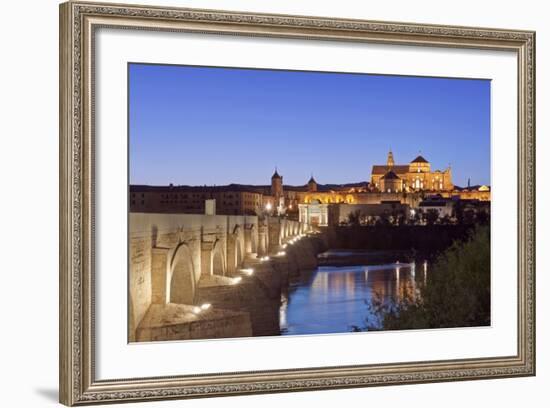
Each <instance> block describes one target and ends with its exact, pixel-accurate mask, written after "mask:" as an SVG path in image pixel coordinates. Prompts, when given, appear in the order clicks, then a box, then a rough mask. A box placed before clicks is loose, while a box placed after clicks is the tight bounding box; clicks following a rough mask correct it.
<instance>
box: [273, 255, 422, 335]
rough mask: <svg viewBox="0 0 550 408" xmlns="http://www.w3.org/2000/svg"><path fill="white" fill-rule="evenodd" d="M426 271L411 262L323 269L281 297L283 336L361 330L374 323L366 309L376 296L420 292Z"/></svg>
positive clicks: (375, 320)
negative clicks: (419, 286)
mask: <svg viewBox="0 0 550 408" xmlns="http://www.w3.org/2000/svg"><path fill="white" fill-rule="evenodd" d="M426 275H427V268H426V267H425V266H424V265H423V264H421V265H415V264H414V263H412V264H409V263H392V264H382V265H370V266H338V267H335V266H321V267H318V268H317V269H316V270H314V271H313V272H311V273H309V274H306V275H304V276H302V279H301V280H299V281H297V282H294V283H292V284H291V286H290V289H289V292H288V294H286V295H285V296H283V304H282V307H281V314H280V324H281V332H282V333H281V334H283V335H296V334H319V333H342V332H350V331H352V328H353V326H357V327H360V328H362V329H365V327H366V324H367V320H368V321H369V324H373V323H376V322H377V319H376V316H374V315H373V314H372V312H371V311H370V310H369V307H368V306H369V304H370V302H371V300H372V299H373V296H375V294H376V295H377V296H381V297H382V298H383V299H385V300H386V301H390V300H391V299H396V298H402V297H403V296H404V295H405V294H408V295H409V296H415V295H417V294H418V290H417V286H418V285H419V284H420V283H421V282H422V281H423V280H424V279H425V278H426Z"/></svg>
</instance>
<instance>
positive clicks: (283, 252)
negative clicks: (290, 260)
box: [277, 251, 286, 256]
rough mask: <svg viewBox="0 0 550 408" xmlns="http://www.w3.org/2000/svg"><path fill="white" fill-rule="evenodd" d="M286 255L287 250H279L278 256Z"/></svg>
mask: <svg viewBox="0 0 550 408" xmlns="http://www.w3.org/2000/svg"><path fill="white" fill-rule="evenodd" d="M285 255H286V252H285V251H279V252H277V256H285Z"/></svg>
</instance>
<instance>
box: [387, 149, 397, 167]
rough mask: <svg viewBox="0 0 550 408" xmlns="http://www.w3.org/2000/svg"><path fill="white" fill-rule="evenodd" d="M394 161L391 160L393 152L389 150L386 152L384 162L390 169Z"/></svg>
mask: <svg viewBox="0 0 550 408" xmlns="http://www.w3.org/2000/svg"><path fill="white" fill-rule="evenodd" d="M394 164H395V162H394V161H393V153H392V151H391V150H390V151H389V152H388V161H387V162H386V166H388V167H389V168H390V169H391V168H392V167H393V166H394Z"/></svg>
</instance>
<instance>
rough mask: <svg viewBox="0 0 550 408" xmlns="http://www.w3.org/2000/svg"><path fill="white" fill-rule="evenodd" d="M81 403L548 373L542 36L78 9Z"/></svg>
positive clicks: (70, 30) (71, 40) (65, 105)
mask: <svg viewBox="0 0 550 408" xmlns="http://www.w3.org/2000/svg"><path fill="white" fill-rule="evenodd" d="M60 156H61V161H60V237H61V238H60V400H61V402H62V403H64V404H66V405H79V404H90V403H107V402H129V401H146V400H158V399H174V398H193V397H205V396H221V395H234V394H252V393H267V392H282V391H305V390H316V389H331V388H345V387H363V386H374V385H392V384H407V383H423V382H436V381H451V380H471V379H486V378H502V377H514V376H530V375H534V374H535V33H534V32H532V31H517V30H506V29H494V28H470V27H455V26H435V25H423V24H418V23H395V22H377V21H376V22H375V21H363V20H344V19H333V18H319V17H306V16H288V15H265V14H250V13H241V12H234V11H213V10H196V9H178V8H164V7H152V6H151V7H149V6H136V5H120V4H119V5H106V4H99V3H88V2H68V3H64V4H62V5H61V6H60Z"/></svg>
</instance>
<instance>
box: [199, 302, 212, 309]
mask: <svg viewBox="0 0 550 408" xmlns="http://www.w3.org/2000/svg"><path fill="white" fill-rule="evenodd" d="M211 307H212V305H211V304H210V303H203V304H202V305H201V310H208V309H210V308H211Z"/></svg>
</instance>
